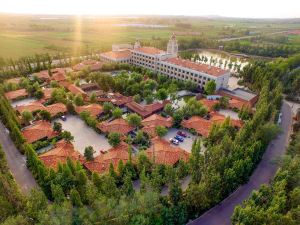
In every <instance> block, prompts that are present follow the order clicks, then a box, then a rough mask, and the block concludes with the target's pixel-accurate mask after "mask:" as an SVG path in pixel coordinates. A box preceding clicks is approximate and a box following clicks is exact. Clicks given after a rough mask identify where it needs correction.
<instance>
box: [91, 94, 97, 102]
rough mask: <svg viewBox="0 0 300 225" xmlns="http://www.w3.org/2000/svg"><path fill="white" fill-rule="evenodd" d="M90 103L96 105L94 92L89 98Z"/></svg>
mask: <svg viewBox="0 0 300 225" xmlns="http://www.w3.org/2000/svg"><path fill="white" fill-rule="evenodd" d="M90 102H91V103H96V102H97V96H96V94H95V92H93V93H92V94H91V96H90Z"/></svg>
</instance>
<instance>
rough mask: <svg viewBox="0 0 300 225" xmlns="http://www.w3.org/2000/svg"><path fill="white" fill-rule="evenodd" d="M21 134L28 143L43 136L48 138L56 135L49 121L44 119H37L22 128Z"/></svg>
mask: <svg viewBox="0 0 300 225" xmlns="http://www.w3.org/2000/svg"><path fill="white" fill-rule="evenodd" d="M22 134H23V136H24V138H25V139H26V141H27V142H28V143H33V142H36V141H39V140H41V139H44V138H47V139H50V138H53V137H55V136H57V135H58V133H57V132H55V131H54V130H53V129H52V126H51V123H49V122H48V121H44V120H39V121H37V122H35V123H34V124H33V125H32V126H28V127H25V128H24V129H23V130H22Z"/></svg>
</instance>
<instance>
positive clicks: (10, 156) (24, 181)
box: [0, 122, 37, 194]
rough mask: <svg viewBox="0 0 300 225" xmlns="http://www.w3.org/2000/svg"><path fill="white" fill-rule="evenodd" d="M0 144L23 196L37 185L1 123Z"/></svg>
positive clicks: (24, 160) (23, 157) (22, 156)
mask: <svg viewBox="0 0 300 225" xmlns="http://www.w3.org/2000/svg"><path fill="white" fill-rule="evenodd" d="M0 144H1V145H2V148H3V151H4V153H5V155H6V160H7V164H8V167H9V169H10V172H11V173H12V175H13V177H14V178H15V180H16V183H17V184H18V186H19V188H20V189H21V191H22V192H23V193H24V194H28V193H29V191H30V190H31V189H32V188H34V187H36V186H37V183H36V181H35V179H34V177H33V176H32V173H31V172H30V171H29V170H28V168H27V166H26V157H25V156H24V155H22V154H21V153H20V152H19V150H18V149H17V148H16V146H15V144H14V143H13V142H12V140H11V139H10V136H9V135H8V132H7V130H6V128H5V126H4V125H3V123H2V122H0Z"/></svg>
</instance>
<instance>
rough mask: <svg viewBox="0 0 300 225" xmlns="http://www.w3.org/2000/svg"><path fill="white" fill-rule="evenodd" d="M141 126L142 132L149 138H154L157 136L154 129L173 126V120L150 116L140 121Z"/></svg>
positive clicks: (157, 115) (155, 115) (156, 115)
mask: <svg viewBox="0 0 300 225" xmlns="http://www.w3.org/2000/svg"><path fill="white" fill-rule="evenodd" d="M142 125H143V128H142V131H144V132H145V133H147V134H149V135H150V136H151V137H155V136H156V135H157V134H156V130H155V128H156V127H158V126H163V127H166V128H170V127H172V125H173V119H172V117H169V118H165V117H162V116H161V115H159V114H153V115H152V116H149V117H147V118H146V119H144V120H142Z"/></svg>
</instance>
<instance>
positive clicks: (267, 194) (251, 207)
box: [231, 132, 300, 225]
mask: <svg viewBox="0 0 300 225" xmlns="http://www.w3.org/2000/svg"><path fill="white" fill-rule="evenodd" d="M231 220H232V223H233V224H244V225H253V224H278V225H279V224H282V225H297V224H299V221H300V133H299V132H298V133H296V134H294V135H293V136H292V140H291V142H290V145H289V147H288V149H287V154H286V155H285V156H284V157H283V158H282V159H281V161H280V168H279V170H278V172H277V174H276V176H275V177H274V179H273V181H272V183H271V185H270V186H267V185H262V186H261V187H260V189H259V190H257V191H253V192H252V194H251V196H250V197H249V199H248V200H247V201H245V203H243V204H242V205H241V206H237V207H236V208H235V210H234V213H233V215H232V219H231Z"/></svg>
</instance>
